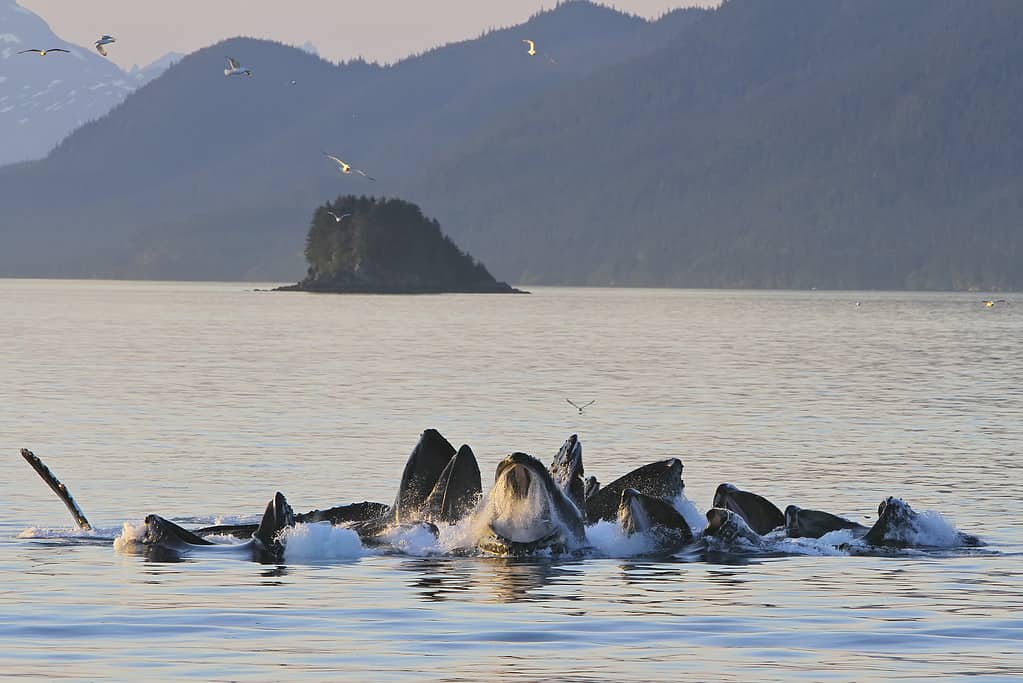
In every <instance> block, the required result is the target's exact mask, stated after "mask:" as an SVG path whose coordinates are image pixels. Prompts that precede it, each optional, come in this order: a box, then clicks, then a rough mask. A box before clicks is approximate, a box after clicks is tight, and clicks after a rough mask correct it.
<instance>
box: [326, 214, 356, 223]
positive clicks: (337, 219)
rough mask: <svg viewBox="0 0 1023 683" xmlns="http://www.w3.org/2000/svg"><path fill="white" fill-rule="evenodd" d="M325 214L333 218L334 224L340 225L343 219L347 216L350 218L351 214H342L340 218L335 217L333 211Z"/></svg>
mask: <svg viewBox="0 0 1023 683" xmlns="http://www.w3.org/2000/svg"><path fill="white" fill-rule="evenodd" d="M327 213H328V214H330V215H331V216H333V217H334V222H335V223H340V222H341V221H343V220H344V219H345V218H348V217H349V216H351V215H352V214H350V213H343V214H341V215H340V216H338V215H337V214H336V213H334V212H333V211H328V212H327Z"/></svg>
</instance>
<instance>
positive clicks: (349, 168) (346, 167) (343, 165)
mask: <svg viewBox="0 0 1023 683" xmlns="http://www.w3.org/2000/svg"><path fill="white" fill-rule="evenodd" d="M323 156H325V157H327V158H328V159H330V160H331V161H333V162H334V163H335V164H337V167H338V168H339V169H341V172H342V173H344V174H345V175H350V174H351V173H358V174H359V175H361V176H362V177H363V178H365V179H366V180H372V181H374V182H375V181H376V178H373V177H371V176H369V175H367V174H366V172H365V171H360V170H359V169H357V168H353V167H352V165H351V164H346V163H345V162H344V161H342V160H341V159H338V158H337V157H336V156H334V155H333V154H327V153H326V152H324V153H323Z"/></svg>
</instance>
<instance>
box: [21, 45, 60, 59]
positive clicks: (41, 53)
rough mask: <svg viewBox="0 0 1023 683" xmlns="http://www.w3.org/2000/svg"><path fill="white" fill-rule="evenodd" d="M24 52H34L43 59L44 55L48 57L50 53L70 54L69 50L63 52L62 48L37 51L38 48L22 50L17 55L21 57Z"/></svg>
mask: <svg viewBox="0 0 1023 683" xmlns="http://www.w3.org/2000/svg"><path fill="white" fill-rule="evenodd" d="M26 52H35V53H36V54H38V55H39V56H40V57H45V56H46V55H48V54H49V53H51V52H68V53H70V52H71V50H65V49H64V48H62V47H51V48H50V49H49V50H40V49H38V48H32V49H31V50H22V51H21V52H19V53H18V54H19V55H23V54H25V53H26Z"/></svg>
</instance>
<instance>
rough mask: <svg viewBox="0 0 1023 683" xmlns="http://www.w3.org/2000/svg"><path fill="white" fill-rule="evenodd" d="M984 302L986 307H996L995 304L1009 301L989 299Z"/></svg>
mask: <svg viewBox="0 0 1023 683" xmlns="http://www.w3.org/2000/svg"><path fill="white" fill-rule="evenodd" d="M983 303H984V308H994V307H995V304H1007V303H1009V302H1008V301H1006V300H1005V299H987V300H985V301H984V302H983Z"/></svg>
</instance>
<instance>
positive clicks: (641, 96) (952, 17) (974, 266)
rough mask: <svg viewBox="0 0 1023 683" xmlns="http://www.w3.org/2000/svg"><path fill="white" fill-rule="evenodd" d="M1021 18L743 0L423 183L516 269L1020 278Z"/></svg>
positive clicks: (560, 273)
mask: <svg viewBox="0 0 1023 683" xmlns="http://www.w3.org/2000/svg"><path fill="white" fill-rule="evenodd" d="M1021 35H1023V4H1021V3H1018V2H1013V1H1011V0H991V1H989V2H984V3H972V2H965V1H963V0H900V2H894V3H893V2H889V1H887V0H855V1H851V0H850V1H846V0H815V1H813V2H809V1H799V0H775V1H773V2H770V3H765V2H759V1H758V0H731V1H730V2H727V3H725V4H723V5H722V7H721V8H720V9H718V10H716V11H712V12H706V13H703V14H702V15H701V16H700V19H699V20H698V21H697V22H695V23H694V24H693V25H691V26H689V27H688V29H687V30H686V31H685V32H684V33H683V34H682V35H681V36H679V38H678V39H677V40H675V41H673V42H672V44H671V45H670V46H668V47H666V48H665V49H662V50H658V51H656V52H654V53H651V54H649V55H647V56H644V57H640V58H638V59H636V60H633V61H630V62H628V63H625V64H622V65H618V66H615V67H612V68H608V69H604V70H601V71H599V72H597V73H595V74H593V75H592V76H590V77H587V78H584V79H581V80H580V81H579V82H577V83H574V84H573V85H572V86H571V87H570V88H567V89H563V90H560V91H558V92H552V93H549V94H547V95H545V96H544V97H543V98H541V99H539V100H538V101H536V102H534V103H533V104H532V106H530V107H529V108H528V109H527V110H523V111H517V112H515V113H514V115H511V116H506V117H504V119H503V120H495V121H493V122H492V123H491V126H490V128H489V130H488V131H487V132H486V134H484V135H482V136H476V137H474V138H473V139H471V140H466V141H465V142H464V143H463V144H462V145H461V146H460V147H459V148H458V149H455V150H453V151H452V152H451V155H450V157H449V158H448V159H447V160H443V161H439V162H438V163H436V164H434V165H433V166H432V167H431V169H430V173H429V174H422V175H421V176H420V178H419V179H418V180H417V181H416V182H415V183H411V184H410V185H409V186H407V187H406V188H405V194H406V195H407V196H410V197H414V198H416V199H417V201H420V203H422V204H423V206H424V208H425V209H426V210H429V211H430V212H432V213H436V214H438V215H442V216H449V218H448V219H447V220H446V222H445V223H446V227H447V230H448V231H449V233H450V234H451V235H452V237H453V238H454V239H456V240H457V241H458V242H459V244H462V245H463V246H464V247H465V248H467V249H469V250H470V251H472V252H473V253H474V254H477V255H479V256H480V257H481V258H483V259H485V260H486V261H487V263H488V265H490V266H491V267H492V268H493V269H494V270H495V272H498V273H501V274H502V275H503V276H505V277H508V278H509V279H510V280H512V281H515V282H523V283H530V282H537V283H573V284H582V283H586V284H611V283H617V284H628V285H655V286H665V285H667V286H690V287H708V286H710V287H797V288H803V287H806V288H809V287H829V288H893V289H898V288H925V289H967V288H980V289H1023V261H1021V259H1020V258H1019V256H1020V253H1021V251H1023V204H1021V203H1020V201H1019V197H1020V195H1021V192H1020V191H1021V189H1023V165H1021V164H1020V163H1019V159H1020V158H1023V157H1021V154H1023V139H1021V137H1020V136H1019V134H1018V132H1017V128H1018V112H1019V111H1020V110H1021V108H1023V69H1021V68H1020V67H1021V66H1023V42H1021V41H1020V40H1019V37H1020V36H1021ZM525 168H528V169H529V171H528V172H515V169H525ZM566 255H571V258H566Z"/></svg>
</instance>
